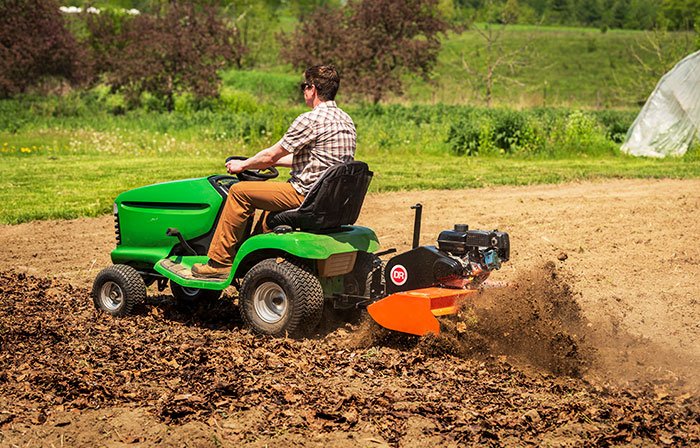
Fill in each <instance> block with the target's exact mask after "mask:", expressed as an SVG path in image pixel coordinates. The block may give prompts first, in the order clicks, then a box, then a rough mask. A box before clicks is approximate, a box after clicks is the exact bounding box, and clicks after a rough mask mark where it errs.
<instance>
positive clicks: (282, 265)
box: [238, 258, 324, 337]
mask: <svg viewBox="0 0 700 448" xmlns="http://www.w3.org/2000/svg"><path fill="white" fill-rule="evenodd" d="M238 301H239V308H240V311H241V317H242V318H243V323H244V324H245V326H246V327H248V328H250V329H252V330H253V331H254V332H256V333H259V334H267V335H272V336H287V335H288V336H291V337H299V336H304V335H306V334H309V333H311V332H312V331H313V330H314V329H315V328H316V327H317V326H318V323H319V321H320V320H321V315H322V313H323V302H324V299H323V288H322V287H321V283H320V282H319V281H318V278H316V276H315V275H314V274H313V273H312V272H311V269H309V267H307V266H305V265H303V264H301V263H298V262H295V261H290V260H286V259H284V258H268V259H266V260H263V261H261V262H259V263H258V264H256V265H255V266H253V268H252V269H251V270H250V271H248V273H247V274H246V275H245V277H244V278H243V283H242V285H241V291H240V294H239V296H238Z"/></svg>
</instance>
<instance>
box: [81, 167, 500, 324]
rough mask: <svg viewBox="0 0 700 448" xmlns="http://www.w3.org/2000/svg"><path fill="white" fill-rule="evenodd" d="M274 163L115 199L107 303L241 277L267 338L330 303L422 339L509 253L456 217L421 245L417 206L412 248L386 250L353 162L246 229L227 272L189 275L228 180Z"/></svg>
mask: <svg viewBox="0 0 700 448" xmlns="http://www.w3.org/2000/svg"><path fill="white" fill-rule="evenodd" d="M278 174H279V173H278V172H277V170H275V169H274V168H270V169H268V170H248V171H244V172H242V173H240V174H237V175H236V176H228V175H213V176H209V177H204V178H197V179H188V180H179V181H173V182H165V183H159V184H155V185H149V186H145V187H141V188H136V189H134V190H129V191H126V192H124V193H122V194H120V195H119V196H118V197H117V199H116V200H115V202H114V220H115V228H116V239H117V247H116V248H115V249H114V250H113V251H112V252H111V258H112V262H113V263H114V264H113V265H112V266H109V267H107V268H105V269H103V270H102V271H101V272H100V273H99V274H98V275H97V277H96V278H95V281H94V284H93V289H92V297H93V300H94V303H95V306H96V307H97V309H98V310H102V311H104V312H106V313H108V314H111V315H113V316H128V315H130V314H132V313H134V312H135V311H136V310H137V309H138V307H139V306H140V305H141V304H142V303H143V302H144V300H145V299H146V288H147V286H150V285H153V284H156V285H157V288H158V290H159V291H163V290H164V289H165V288H166V287H167V286H168V284H169V286H170V290H171V292H172V294H173V296H174V297H175V299H176V300H178V301H184V302H189V303H193V302H194V303H197V302H201V301H211V300H216V299H218V298H219V297H220V295H221V293H222V291H223V290H224V289H225V288H227V287H228V286H230V285H234V286H235V288H236V290H237V291H238V306H239V309H240V313H241V317H242V319H243V322H244V324H245V325H246V326H247V327H249V328H250V329H252V330H253V331H255V332H257V333H260V334H269V335H274V336H285V335H289V336H303V335H307V334H310V333H311V332H313V330H314V329H315V328H316V327H317V325H318V324H319V322H320V320H321V318H322V315H323V310H324V307H331V308H333V309H336V310H358V309H359V310H361V309H366V310H367V311H368V313H369V315H370V316H371V317H372V318H373V319H374V320H375V321H376V322H377V323H378V324H379V325H381V326H383V327H386V328H388V329H390V330H395V331H401V332H405V333H411V334H416V335H425V334H427V333H430V332H432V333H435V334H438V333H439V331H440V325H439V322H438V320H437V319H436V317H439V316H444V315H449V314H454V313H456V312H457V309H458V306H459V303H460V302H461V301H462V300H463V299H465V298H466V297H468V296H469V295H470V294H474V293H475V292H477V291H478V290H479V289H480V288H481V287H482V285H483V284H484V281H485V280H486V279H487V278H488V276H489V274H490V273H491V271H493V270H496V269H499V268H500V267H501V263H502V262H504V261H507V260H508V259H509V257H510V242H509V238H508V234H507V233H505V232H499V231H497V230H493V231H484V230H470V229H469V228H468V226H466V225H464V224H457V225H455V226H454V228H453V229H451V230H445V231H443V232H441V233H440V235H439V236H438V241H437V246H418V239H419V234H420V223H421V206H420V204H417V205H416V206H414V207H413V208H414V209H415V222H414V234H413V248H412V249H411V250H409V251H407V252H404V253H401V254H398V255H396V251H395V250H393V249H392V250H386V251H383V252H379V249H380V245H379V241H378V239H377V236H376V234H375V233H374V231H372V230H371V229H369V228H366V227H361V226H355V225H353V224H354V223H355V221H356V220H357V217H358V215H359V213H360V209H361V207H362V203H363V201H364V197H365V194H366V192H367V188H368V186H369V183H370V181H371V178H372V175H373V173H372V172H371V171H369V169H368V167H367V165H366V164H365V163H364V162H359V161H354V162H350V163H347V164H341V165H336V166H333V167H331V168H329V169H327V170H326V171H325V172H324V174H323V175H322V176H321V178H320V179H319V180H318V181H317V182H316V183H315V184H314V186H313V187H312V188H311V191H310V192H309V194H308V195H307V196H306V198H305V199H304V202H303V203H302V204H301V206H300V207H299V208H297V209H293V210H287V211H283V212H279V213H270V214H269V216H268V218H267V225H268V228H270V229H274V230H273V231H272V232H270V233H265V234H257V235H250V229H251V227H252V225H251V224H252V217H251V220H250V221H249V222H248V226H247V229H246V234H245V237H244V238H243V239H242V241H241V242H240V243H239V244H238V247H236V253H235V258H234V260H233V266H232V267H231V273H230V274H229V276H228V278H226V279H202V278H196V277H194V276H193V275H192V272H191V271H190V269H191V268H192V265H193V264H194V263H204V262H206V261H207V260H208V258H207V257H206V253H207V250H208V248H209V244H210V242H211V239H212V236H213V234H214V230H215V229H216V225H217V222H218V219H219V216H220V214H221V210H222V208H223V206H224V203H225V201H226V198H227V196H228V191H229V188H231V187H232V186H233V185H234V184H236V183H237V182H240V181H265V180H268V179H271V178H274V177H277V175H278Z"/></svg>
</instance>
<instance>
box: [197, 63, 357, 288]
mask: <svg viewBox="0 0 700 448" xmlns="http://www.w3.org/2000/svg"><path fill="white" fill-rule="evenodd" d="M339 85H340V76H339V75H338V72H337V71H336V69H335V67H333V66H331V65H317V66H314V67H311V68H309V69H308V70H306V71H305V72H304V82H303V83H301V84H300V87H301V89H302V91H303V93H304V100H305V102H306V105H307V106H308V107H311V108H312V109H313V110H311V111H310V112H306V113H303V114H301V115H299V116H298V117H297V118H296V120H294V122H293V123H292V125H291V126H290V127H289V129H288V130H287V133H286V134H284V136H283V137H282V139H280V141H278V142H277V143H275V144H274V145H273V146H271V147H269V148H267V149H263V150H262V151H260V152H259V153H257V154H256V155H255V156H253V157H251V158H249V159H247V160H231V161H229V162H227V163H226V169H227V171H228V172H229V173H231V174H236V173H240V172H242V171H244V170H247V169H264V168H269V167H271V166H284V167H290V168H291V171H290V172H289V174H290V176H291V177H290V179H289V181H288V182H287V183H281V182H238V183H236V184H234V185H233V186H232V187H231V189H230V190H229V195H228V200H227V201H226V204H225V205H224V210H223V212H222V213H221V217H220V218H219V224H218V226H217V227H216V231H215V232H214V237H213V239H212V242H211V245H210V246H209V252H208V253H207V256H208V257H209V261H208V262H207V263H205V264H202V263H198V264H195V265H194V266H193V267H192V274H193V275H194V276H195V277H200V278H226V277H228V275H229V273H230V271H231V265H232V264H233V258H234V249H235V247H236V244H237V243H238V242H239V241H240V240H241V238H242V237H243V233H244V231H245V226H246V222H247V220H248V218H250V217H251V216H252V215H253V214H254V213H255V210H256V209H260V210H264V211H281V210H288V209H292V208H296V207H298V206H299V205H301V203H302V201H303V200H304V197H305V196H306V194H307V193H308V192H309V190H310V189H311V186H312V185H313V183H314V182H315V181H316V180H317V179H318V178H319V177H320V176H321V173H323V171H325V170H326V169H327V168H328V167H330V166H333V165H336V164H339V163H346V162H351V161H352V160H354V157H355V141H356V137H357V133H356V131H355V124H354V123H353V121H352V119H351V118H350V116H349V115H348V114H346V113H345V112H343V111H342V110H340V108H338V106H337V105H336V104H335V101H334V100H335V94H336V93H337V91H338V87H339ZM266 215H267V214H266V213H263V216H262V217H261V218H260V219H261V221H260V222H259V223H258V226H257V228H258V229H261V230H262V231H267V230H268V229H267V228H266V226H265V222H264V221H265V218H266Z"/></svg>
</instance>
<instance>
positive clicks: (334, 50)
mask: <svg viewBox="0 0 700 448" xmlns="http://www.w3.org/2000/svg"><path fill="white" fill-rule="evenodd" d="M437 6H438V2H437V0H359V1H355V2H350V3H348V5H347V6H346V7H344V8H325V9H319V10H316V11H314V12H312V13H310V14H307V15H305V16H302V17H301V18H300V24H299V26H298V27H297V29H296V30H295V31H294V32H293V33H292V34H291V35H287V34H282V35H279V36H278V38H279V40H280V42H281V43H282V50H281V57H282V58H283V59H284V60H286V61H288V62H289V63H291V64H292V65H293V66H294V67H296V68H297V69H304V68H307V67H309V66H311V65H315V64H319V63H332V64H334V65H336V67H338V69H339V70H340V71H341V73H342V77H343V85H344V86H346V87H345V88H346V89H347V91H349V92H351V93H353V94H356V95H360V96H366V97H369V98H371V99H372V101H374V102H375V103H377V102H379V101H380V100H381V99H382V98H384V96H385V95H386V94H387V93H388V92H395V93H397V94H400V93H401V92H402V87H403V84H402V77H403V76H404V75H407V74H409V73H414V74H417V75H419V76H421V77H423V78H424V79H429V76H430V73H431V71H432V68H433V67H434V65H435V62H436V60H437V54H438V51H439V49H440V40H439V34H440V33H444V32H445V31H446V29H447V24H446V22H445V21H444V20H443V19H442V18H441V17H440V16H439V15H438V12H437Z"/></svg>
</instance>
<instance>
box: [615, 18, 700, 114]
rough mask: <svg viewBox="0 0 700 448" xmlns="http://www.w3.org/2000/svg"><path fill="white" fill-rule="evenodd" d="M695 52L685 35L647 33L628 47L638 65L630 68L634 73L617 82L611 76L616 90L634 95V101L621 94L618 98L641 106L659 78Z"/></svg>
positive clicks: (689, 37) (688, 36)
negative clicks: (631, 92) (633, 93)
mask: <svg viewBox="0 0 700 448" xmlns="http://www.w3.org/2000/svg"><path fill="white" fill-rule="evenodd" d="M694 49H695V42H693V40H692V38H691V36H690V35H689V34H688V33H669V32H668V31H664V30H659V29H655V30H653V31H646V32H645V33H644V35H643V36H642V37H640V38H638V39H637V40H636V42H635V44H634V45H632V46H630V48H629V52H630V54H631V55H632V57H633V58H634V60H635V61H636V62H637V64H636V65H634V67H633V72H634V74H633V75H632V76H631V77H629V78H625V79H620V78H619V77H618V76H617V74H616V73H613V77H614V79H615V83H616V84H617V86H618V88H617V90H618V91H620V92H630V91H633V92H636V94H635V96H634V97H633V98H626V97H622V96H621V94H620V95H619V96H620V99H621V100H623V101H630V100H632V101H633V102H635V103H637V104H639V105H642V104H644V103H645V102H646V100H647V98H648V96H649V94H650V93H651V92H652V91H653V90H654V86H656V84H657V83H658V82H659V79H660V78H661V77H662V76H663V75H664V74H666V73H668V71H669V70H671V69H672V68H673V67H674V66H675V65H676V64H677V63H678V62H679V61H680V60H681V59H683V58H684V57H686V56H687V55H688V54H690V53H691V52H693V51H694ZM630 86H631V87H632V88H631V89H630Z"/></svg>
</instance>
